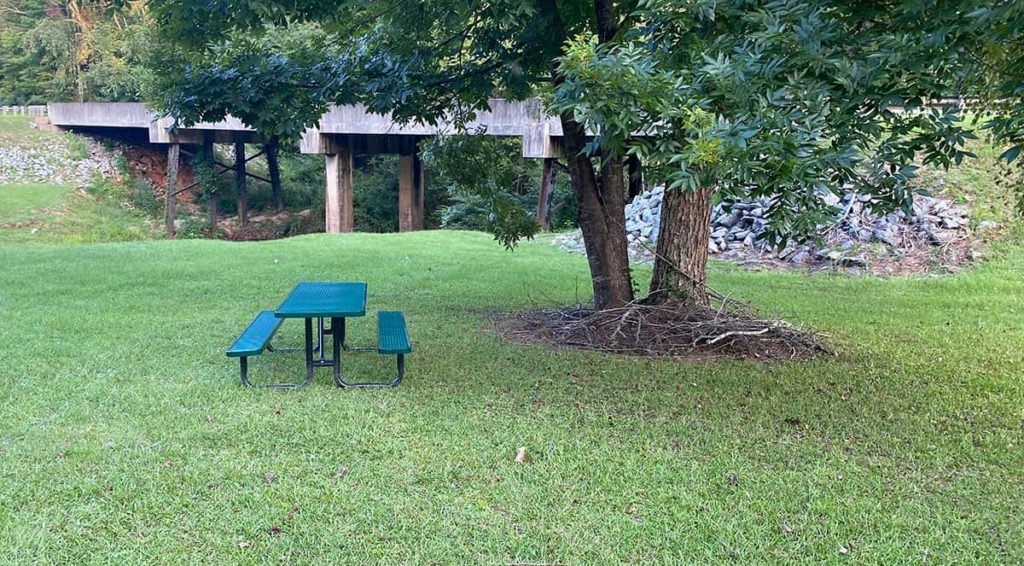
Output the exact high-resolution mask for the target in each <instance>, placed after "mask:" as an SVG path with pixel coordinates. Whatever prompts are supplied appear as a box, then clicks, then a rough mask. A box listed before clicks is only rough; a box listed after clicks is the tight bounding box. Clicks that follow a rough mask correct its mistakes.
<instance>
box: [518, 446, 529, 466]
mask: <svg viewBox="0 0 1024 566" xmlns="http://www.w3.org/2000/svg"><path fill="white" fill-rule="evenodd" d="M529 459H530V455H529V454H527V453H526V447H525V446H520V447H519V448H516V463H517V464H525V463H526V461H527V460H529Z"/></svg>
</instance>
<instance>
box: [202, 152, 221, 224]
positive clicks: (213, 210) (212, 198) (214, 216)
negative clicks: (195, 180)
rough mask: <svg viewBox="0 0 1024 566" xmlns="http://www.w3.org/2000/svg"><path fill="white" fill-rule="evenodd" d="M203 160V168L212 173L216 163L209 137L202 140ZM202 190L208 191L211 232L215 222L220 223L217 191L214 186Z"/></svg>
mask: <svg viewBox="0 0 1024 566" xmlns="http://www.w3.org/2000/svg"><path fill="white" fill-rule="evenodd" d="M203 160H204V161H205V165H204V167H207V168H208V170H209V171H213V170H214V169H213V164H214V162H215V161H216V159H215V158H214V155H213V138H212V137H211V136H209V135H207V136H205V137H204V138H203ZM203 189H204V190H207V191H210V192H209V194H207V195H206V198H207V204H208V206H209V208H210V228H211V229H213V230H216V229H217V222H219V221H220V218H219V216H220V211H219V210H217V191H216V186H214V187H212V188H211V187H203Z"/></svg>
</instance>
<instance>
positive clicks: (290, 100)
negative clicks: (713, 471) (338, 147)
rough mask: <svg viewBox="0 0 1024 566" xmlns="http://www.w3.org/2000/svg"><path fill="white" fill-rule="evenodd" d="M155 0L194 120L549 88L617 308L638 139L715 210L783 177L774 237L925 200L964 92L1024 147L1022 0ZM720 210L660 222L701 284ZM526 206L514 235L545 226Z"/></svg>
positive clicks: (963, 130)
mask: <svg viewBox="0 0 1024 566" xmlns="http://www.w3.org/2000/svg"><path fill="white" fill-rule="evenodd" d="M152 6H153V10H154V14H155V17H156V21H157V22H158V24H159V26H158V28H159V32H160V34H161V36H162V37H163V38H164V40H165V41H166V42H167V43H168V45H169V46H171V47H170V48H168V49H166V50H164V51H163V57H162V58H160V59H158V60H157V62H156V65H155V71H156V76H157V77H158V81H157V82H156V83H155V84H156V87H157V88H155V89H153V90H152V91H151V92H152V93H153V95H154V100H155V102H156V103H157V104H158V105H159V106H160V107H161V108H163V109H165V110H167V111H169V112H170V113H172V114H174V115H176V116H178V117H179V118H181V119H182V120H183V121H185V122H189V121H196V120H201V119H204V120H209V119H217V118H220V117H222V116H223V115H224V114H226V113H229V112H230V113H232V114H234V115H236V116H238V117H240V118H242V119H243V120H245V121H246V122H247V123H249V124H250V125H253V126H255V127H256V128H257V129H259V130H261V131H263V132H264V133H267V134H270V135H277V136H281V137H284V138H288V137H296V136H297V135H298V134H299V133H300V132H301V130H302V129H303V128H304V127H306V126H309V125H313V124H314V123H315V122H316V120H317V119H318V117H319V116H320V113H321V112H322V111H323V109H324V108H325V107H326V105H327V104H330V103H338V104H345V103H353V102H360V103H363V104H366V105H367V107H368V108H369V109H370V110H371V111H374V112H380V113H385V112H391V113H392V115H393V116H394V117H395V118H396V119H397V120H418V121H425V122H433V121H436V120H438V119H439V118H440V117H441V116H448V117H449V118H455V119H456V120H458V119H459V118H460V117H463V116H467V115H469V113H471V112H472V111H473V110H475V109H480V108H482V107H483V106H484V104H486V101H487V99H488V98H489V97H491V96H495V95H501V96H507V97H510V98H522V97H526V96H533V95H539V96H543V97H546V98H547V100H548V101H549V103H550V109H551V110H552V111H553V112H555V113H556V114H558V115H559V117H560V119H561V121H562V125H563V131H564V132H565V137H564V138H563V142H564V147H565V151H566V159H567V162H568V165H567V168H568V170H569V172H570V175H571V177H572V179H573V186H574V190H575V192H576V196H577V199H578V201H579V203H580V223H581V227H582V229H583V233H584V237H585V240H586V242H587V252H588V259H589V261H590V266H591V272H592V275H593V277H594V290H595V302H596V303H597V305H598V306H599V307H604V306H615V305H621V304H623V303H626V302H629V301H631V300H632V299H633V291H632V281H631V277H630V274H629V267H628V260H627V259H626V251H625V240H624V237H623V236H622V235H621V232H622V223H623V216H622V209H623V207H624V204H625V198H624V195H623V193H624V190H625V185H624V182H623V176H624V170H623V167H622V160H623V159H624V158H625V157H626V156H627V155H635V156H639V157H640V158H641V159H642V160H643V161H644V163H645V165H646V166H647V168H648V170H649V174H648V178H649V179H653V180H655V181H656V182H667V183H669V184H671V185H672V186H674V187H676V188H677V189H678V190H675V191H671V193H672V194H675V195H677V196H676V197H672V198H682V197H681V196H678V195H680V194H682V193H694V192H700V193H702V194H704V196H703V197H702V198H700V199H697V200H694V201H693V202H688V203H687V204H686V206H688V207H698V208H701V209H703V208H706V207H707V206H709V205H710V199H711V197H710V194H711V193H713V192H715V193H718V194H719V195H720V196H721V197H722V198H724V199H726V200H731V199H738V198H742V197H745V196H769V197H771V198H772V202H773V204H772V207H771V210H769V211H768V218H769V220H770V231H769V232H768V236H767V237H768V238H769V239H770V241H771V242H773V243H776V244H778V245H782V244H784V243H785V242H786V240H787V239H788V238H791V237H802V236H805V235H807V234H809V233H811V232H812V231H813V228H814V227H815V226H816V225H817V224H818V223H819V222H820V220H821V218H822V216H823V214H825V213H826V212H827V211H828V210H829V207H830V206H831V205H830V204H829V203H830V199H829V198H828V195H829V193H835V192H838V191H840V190H845V189H848V188H853V189H855V190H857V191H858V192H860V193H863V194H865V195H869V197H870V199H871V204H872V206H874V207H877V208H880V209H885V208H892V207H899V206H902V207H906V206H908V205H909V202H910V198H911V193H910V190H909V188H908V181H909V180H910V179H911V178H912V177H913V175H914V171H915V168H916V166H917V163H919V162H920V161H923V162H925V163H936V164H939V165H947V164H949V163H956V162H959V161H960V160H962V159H963V158H964V157H966V156H969V154H968V153H966V152H965V151H964V150H963V146H964V143H965V141H966V140H967V139H968V138H969V137H970V136H971V135H972V134H971V133H970V131H969V130H968V128H967V127H966V126H965V125H964V124H963V122H962V115H961V111H960V110H961V109H960V107H959V106H957V105H949V104H943V103H942V100H943V99H946V98H949V97H956V96H968V97H971V96H973V97H975V98H978V97H980V98H983V99H985V100H986V101H987V102H988V105H987V106H985V109H987V110H990V111H991V112H992V113H994V114H995V117H996V119H995V120H993V121H992V122H990V124H991V129H992V131H993V132H994V133H995V134H997V135H999V136H1001V137H1002V138H1003V139H1005V140H1007V141H1009V142H1011V143H1013V144H1016V145H1015V147H1017V148H1018V149H1014V148H1011V149H1010V150H1009V151H1008V152H1007V154H1005V157H1006V158H1008V159H1009V158H1013V157H1015V156H1016V155H1017V153H1016V152H1019V143H1020V141H1019V140H1020V139H1021V136H1020V134H1021V121H1020V120H1021V118H1020V113H1019V109H1020V106H1019V105H1020V101H1021V99H1022V98H1024V96H1022V88H1021V86H1020V85H1021V84H1022V81H1021V75H1020V70H1021V69H1020V64H1021V63H1020V61H1021V58H1020V57H1019V56H1017V55H1019V53H1020V29H1021V28H1020V20H1021V15H1020V11H1021V9H1020V8H1019V5H1018V3H1014V2H1009V1H1000V2H966V3H965V2H957V1H952V0H902V1H896V2H873V1H872V2H856V3H848V2H836V1H833V0H816V1H810V2H809V1H802V0H801V1H798V0H734V1H728V2H722V1H720V0H641V1H637V2H631V1H625V2H614V1H612V0H597V1H595V2H573V1H561V2H556V1H554V0H499V1H497V2H476V1H470V2H462V1H460V2H455V1H450V0H435V1H431V2H408V1H404V0H373V1H368V2H340V3H328V2H322V1H298V2H295V1H290V2H275V1H270V2H267V1H265V0H260V1H256V0H235V1H232V2H229V3H227V4H225V3H223V2H212V1H211V2H193V1H185V0H154V2H153V3H152ZM1015 140H1016V141H1015ZM670 200H671V199H670ZM504 217H507V218H509V219H511V220H513V221H514V222H519V220H521V219H522V217H521V216H515V215H507V214H506V215H504ZM702 218H703V216H702V215H701V214H691V215H681V216H680V217H679V219H678V220H676V222H677V223H679V224H680V226H676V227H675V228H674V231H672V233H674V234H677V235H678V237H674V238H663V239H661V241H660V242H659V250H658V251H659V254H658V260H657V261H659V262H661V263H663V264H665V263H668V264H673V263H674V264H675V271H684V273H682V274H681V277H676V278H673V279H672V280H671V281H669V282H668V283H667V285H668V286H670V287H679V289H677V290H681V291H685V293H686V294H688V295H689V296H690V297H691V298H693V297H697V296H699V295H700V294H701V293H702V292H703V278H704V271H703V264H704V263H705V262H706V255H704V256H701V248H703V247H704V246H705V242H703V241H700V239H701V238H700V235H701V234H703V232H702V229H703V228H706V227H702V226H700V224H701V223H702V222H703V220H702ZM514 222H513V224H511V225H510V226H511V227H509V226H505V227H504V228H503V229H502V230H501V233H502V237H503V239H505V240H507V241H514V239H515V237H516V236H517V235H519V234H520V233H521V235H528V233H529V231H528V229H526V228H525V227H524V226H522V223H521V222H520V226H519V227H517V226H516V225H515V223H514ZM510 230H511V231H510ZM661 242H664V243H665V245H666V246H668V247H666V248H665V249H662V248H661ZM684 260H685V261H684ZM683 263H686V264H687V265H689V266H692V267H690V268H687V269H681V268H679V266H680V265H682V264H683ZM663 267H664V265H663ZM654 285H655V287H658V286H664V285H666V282H665V281H662V280H659V279H658V278H656V281H655V284H654ZM683 287H686V288H685V289H683ZM652 290H654V291H661V290H665V289H652Z"/></svg>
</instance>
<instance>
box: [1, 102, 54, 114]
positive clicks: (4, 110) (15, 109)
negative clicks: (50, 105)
mask: <svg viewBox="0 0 1024 566" xmlns="http://www.w3.org/2000/svg"><path fill="white" fill-rule="evenodd" d="M0 114H21V115H23V116H46V105H45V104H34V105H31V106H0Z"/></svg>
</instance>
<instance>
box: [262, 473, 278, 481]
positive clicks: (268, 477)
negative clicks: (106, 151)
mask: <svg viewBox="0 0 1024 566" xmlns="http://www.w3.org/2000/svg"><path fill="white" fill-rule="evenodd" d="M263 479H264V480H265V481H266V482H267V483H274V480H276V479H277V476H275V475H274V474H273V473H268V474H267V475H265V476H263Z"/></svg>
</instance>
